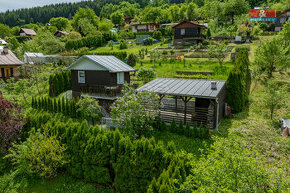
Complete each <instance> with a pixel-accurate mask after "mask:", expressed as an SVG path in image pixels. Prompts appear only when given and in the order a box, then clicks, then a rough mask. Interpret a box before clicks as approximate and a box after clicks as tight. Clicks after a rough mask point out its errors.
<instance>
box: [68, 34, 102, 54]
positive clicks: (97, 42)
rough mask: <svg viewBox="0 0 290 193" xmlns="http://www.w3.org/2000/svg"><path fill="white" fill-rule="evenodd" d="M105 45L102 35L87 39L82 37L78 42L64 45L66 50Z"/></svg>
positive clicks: (70, 41)
mask: <svg viewBox="0 0 290 193" xmlns="http://www.w3.org/2000/svg"><path fill="white" fill-rule="evenodd" d="M104 43H105V40H104V37H103V36H102V35H98V36H89V37H84V38H82V39H79V40H69V41H67V42H66V44H65V48H66V49H67V50H71V49H75V50H76V49H79V48H82V47H89V48H91V47H95V48H96V47H100V46H102V45H103V44H104Z"/></svg>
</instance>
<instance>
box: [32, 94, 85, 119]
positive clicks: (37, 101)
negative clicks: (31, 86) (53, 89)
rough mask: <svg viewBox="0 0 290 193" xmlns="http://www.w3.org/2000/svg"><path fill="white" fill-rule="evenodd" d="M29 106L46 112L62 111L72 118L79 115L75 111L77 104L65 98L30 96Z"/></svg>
mask: <svg viewBox="0 0 290 193" xmlns="http://www.w3.org/2000/svg"><path fill="white" fill-rule="evenodd" d="M31 107H32V108H34V109H39V110H44V111H47V112H54V113H62V114H64V115H66V116H69V117H72V118H78V117H80V113H79V112H77V109H78V106H77V104H76V102H75V100H70V101H69V100H66V99H64V98H61V99H57V98H54V99H53V98H50V97H39V98H35V97H33V98H32V102H31Z"/></svg>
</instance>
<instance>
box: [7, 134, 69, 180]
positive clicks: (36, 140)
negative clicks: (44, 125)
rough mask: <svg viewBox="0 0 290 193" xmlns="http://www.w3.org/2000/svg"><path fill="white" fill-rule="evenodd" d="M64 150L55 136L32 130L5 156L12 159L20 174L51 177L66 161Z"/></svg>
mask: <svg viewBox="0 0 290 193" xmlns="http://www.w3.org/2000/svg"><path fill="white" fill-rule="evenodd" d="M65 150H66V147H65V146H64V145H62V144H60V142H59V141H58V140H57V139H56V136H49V135H47V133H45V132H44V134H42V133H40V132H35V131H34V130H32V132H31V134H30V136H29V138H28V139H27V140H26V141H25V142H23V143H21V144H19V145H17V144H16V145H14V146H13V148H12V149H11V150H10V154H8V155H7V156H6V157H7V158H10V159H11V160H12V162H13V164H14V165H16V168H17V171H18V172H20V173H21V174H28V175H30V174H37V175H39V176H41V177H45V178H51V177H55V176H56V174H57V171H58V169H59V168H61V167H62V166H63V165H64V164H66V163H67V161H66V160H65V158H64V151H65Z"/></svg>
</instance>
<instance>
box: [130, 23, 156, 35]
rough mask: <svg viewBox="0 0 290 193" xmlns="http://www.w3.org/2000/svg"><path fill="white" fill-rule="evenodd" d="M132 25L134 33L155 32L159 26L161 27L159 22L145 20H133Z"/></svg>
mask: <svg viewBox="0 0 290 193" xmlns="http://www.w3.org/2000/svg"><path fill="white" fill-rule="evenodd" d="M130 27H131V29H132V32H133V33H137V32H154V31H155V30H156V29H157V28H159V24H156V23H145V22H131V24H130Z"/></svg>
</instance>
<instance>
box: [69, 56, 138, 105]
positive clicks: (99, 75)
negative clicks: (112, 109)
mask: <svg viewBox="0 0 290 193" xmlns="http://www.w3.org/2000/svg"><path fill="white" fill-rule="evenodd" d="M67 70H70V71H71V79H72V82H71V84H72V95H73V97H74V98H78V97H81V95H82V94H88V95H89V96H90V97H92V98H96V99H98V100H99V102H100V104H101V105H102V106H108V105H110V104H112V103H113V101H114V100H115V99H117V97H119V96H121V90H122V86H123V84H124V83H125V82H127V83H128V84H130V72H134V71H136V70H135V69H134V68H132V67H131V66H129V65H128V64H126V63H124V62H123V61H121V60H119V59H118V58H116V57H115V56H99V55H84V56H82V57H80V58H79V59H78V60H76V61H75V62H74V63H72V64H71V65H70V66H69V67H68V68H67ZM108 101H109V102H108ZM107 109H108V108H107Z"/></svg>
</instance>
